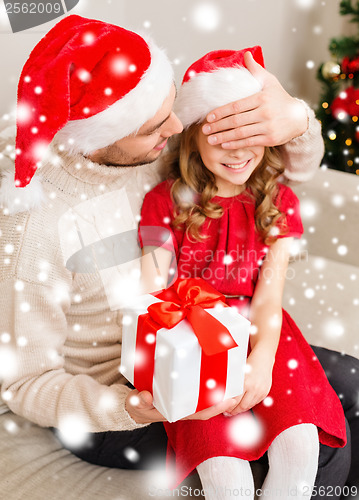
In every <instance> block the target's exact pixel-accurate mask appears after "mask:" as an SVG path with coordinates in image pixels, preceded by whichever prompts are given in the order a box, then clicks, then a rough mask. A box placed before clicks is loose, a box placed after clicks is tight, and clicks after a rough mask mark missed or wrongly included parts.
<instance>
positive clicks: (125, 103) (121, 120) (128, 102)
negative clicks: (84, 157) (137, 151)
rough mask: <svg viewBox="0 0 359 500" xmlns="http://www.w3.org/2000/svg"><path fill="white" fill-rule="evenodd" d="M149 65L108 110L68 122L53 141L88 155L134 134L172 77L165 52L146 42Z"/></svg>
mask: <svg viewBox="0 0 359 500" xmlns="http://www.w3.org/2000/svg"><path fill="white" fill-rule="evenodd" d="M147 43H148V45H149V48H150V52H151V64H150V66H149V68H148V69H147V71H146V72H145V74H144V75H143V77H142V79H141V80H140V82H139V83H138V84H137V86H136V87H135V88H134V89H132V90H131V91H130V92H128V94H126V95H125V96H124V97H123V98H122V99H119V100H118V101H116V102H115V103H114V104H112V105H111V106H110V107H109V108H107V109H105V110H104V111H101V112H100V113H97V114H96V115H94V116H91V117H89V118H84V119H83V120H71V121H69V122H68V123H67V124H66V125H65V126H64V127H63V128H62V129H61V130H60V131H59V132H58V133H57V134H56V136H55V137H56V141H57V142H58V141H59V142H61V143H62V144H64V145H65V147H66V150H67V151H69V152H70V153H82V154H89V153H92V152H93V151H96V150H97V149H101V148H104V147H106V146H109V145H111V144H113V143H115V142H116V141H118V140H119V139H122V138H123V137H126V136H128V135H130V134H132V133H133V132H136V131H137V130H138V129H139V128H140V127H141V126H142V125H143V124H144V123H145V122H146V121H148V120H149V119H150V118H152V117H153V116H154V115H155V114H156V113H157V111H158V110H159V109H160V108H161V106H162V104H163V101H164V100H165V99H166V97H167V96H168V95H169V93H170V90H171V86H172V84H173V80H174V76H173V69H172V66H171V63H170V62H169V60H168V58H167V56H166V54H165V52H164V51H163V50H162V49H160V48H158V47H157V46H156V45H155V44H154V43H153V42H152V41H151V40H150V41H149V40H147Z"/></svg>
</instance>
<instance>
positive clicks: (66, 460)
mask: <svg viewBox="0 0 359 500" xmlns="http://www.w3.org/2000/svg"><path fill="white" fill-rule="evenodd" d="M294 190H295V191H296V193H297V195H298V196H299V198H300V200H301V210H302V216H303V223H304V226H305V235H304V236H303V238H302V240H301V242H300V243H298V244H296V245H295V247H294V250H293V254H292V256H291V263H290V266H289V269H288V275H287V283H286V288H285V293H284V307H285V308H286V309H287V310H288V311H289V313H290V314H291V315H292V316H293V318H294V319H295V320H296V322H297V324H298V325H299V326H300V328H301V329H302V332H303V333H304V335H305V337H306V338H307V340H308V341H309V342H310V343H312V344H316V345H319V346H324V347H328V348H331V349H335V350H337V351H340V352H346V353H348V354H351V355H353V356H356V357H359V337H358V332H357V330H358V325H359V286H358V285H359V252H358V250H357V244H358V243H359V240H358V216H357V214H358V213H359V211H358V209H359V177H357V176H355V175H351V174H347V173H342V172H337V171H333V170H326V169H319V170H318V172H317V174H316V175H315V177H314V179H313V180H311V181H310V182H308V183H305V184H300V185H297V186H295V187H294ZM254 475H255V479H256V484H257V485H260V484H261V481H262V479H263V470H262V469H261V468H260V467H258V466H257V465H256V466H255V470H254ZM164 476H165V475H164V473H163V472H158V473H157V472H145V471H131V470H116V469H109V468H105V467H98V466H94V465H91V464H88V463H85V462H83V461H81V460H80V459H78V458H77V457H75V456H74V455H72V454H71V453H70V452H68V451H66V450H64V449H62V448H61V446H60V444H59V442H58V441H57V439H56V437H55V436H54V434H53V433H52V432H51V431H50V430H47V429H40V428H39V427H37V426H36V425H34V424H32V423H30V422H27V421H25V420H24V419H23V418H21V417H19V416H17V415H14V414H12V413H11V412H7V413H4V414H2V415H0V491H1V495H0V497H1V498H4V499H5V498H6V500H43V499H51V500H63V499H64V498H66V500H98V499H99V498H100V499H101V500H135V499H136V500H138V499H140V500H141V499H145V498H154V499H158V498H164V497H165V496H168V495H167V493H168V492H167V491H166V483H165V477H164ZM191 488H192V490H191ZM200 488H201V485H200V481H199V478H198V476H197V475H193V476H191V477H190V478H189V479H188V480H187V481H186V482H185V483H183V485H182V488H181V489H180V490H179V493H180V494H177V493H176V495H175V496H176V497H179V498H182V497H195V498H203V497H202V496H201V495H200Z"/></svg>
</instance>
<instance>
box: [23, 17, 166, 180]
mask: <svg viewBox="0 0 359 500" xmlns="http://www.w3.org/2000/svg"><path fill="white" fill-rule="evenodd" d="M172 82H173V71H172V67H171V64H170V62H169V60H168V58H167V56H166V55H165V53H164V52H163V51H162V50H161V49H159V48H158V47H157V46H156V45H155V44H154V43H153V42H152V41H148V42H147V41H145V40H144V39H143V38H142V37H141V36H139V35H138V34H136V33H133V32H131V31H128V30H126V29H124V28H120V27H119V26H115V25H112V24H108V23H104V22H102V21H97V20H93V19H86V18H83V17H80V16H76V15H71V16H68V17H66V18H65V19H63V20H61V21H60V22H59V23H57V24H56V25H55V26H54V28H52V29H51V30H50V31H49V32H48V33H47V35H46V36H45V37H44V38H43V39H42V40H40V42H39V43H38V44H37V45H36V47H35V48H34V49H33V51H32V52H31V54H30V56H29V59H28V60H27V62H26V63H25V65H24V68H23V71H22V73H21V76H20V80H19V86H18V108H17V136H16V153H17V154H16V160H15V184H16V186H19V187H24V186H26V185H27V184H28V183H29V182H30V181H31V179H32V177H33V175H34V173H35V171H36V169H37V167H38V166H39V162H40V161H41V159H42V157H43V154H44V150H45V149H46V148H47V146H48V145H49V144H50V142H51V141H52V139H53V138H54V136H55V135H56V134H57V138H58V139H59V140H60V141H61V142H62V143H63V144H64V145H65V148H66V149H67V150H68V151H70V152H78V153H83V154H88V153H91V152H92V151H95V150H96V149H100V148H103V147H105V146H108V145H110V144H113V143H114V142H116V141H117V140H119V139H121V138H123V137H125V136H127V135H129V134H131V133H133V132H135V131H137V130H138V129H139V128H140V127H141V126H142V125H143V124H144V123H145V122H146V121H147V120H149V119H150V118H152V117H153V116H154V115H155V114H156V112H157V111H158V110H159V109H160V108H161V105H162V103H163V101H164V100H165V98H166V97H167V96H168V94H169V92H170V88H171V85H172Z"/></svg>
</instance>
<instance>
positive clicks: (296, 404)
mask: <svg viewBox="0 0 359 500" xmlns="http://www.w3.org/2000/svg"><path fill="white" fill-rule="evenodd" d="M170 187H171V183H170V181H165V182H162V183H161V184H159V185H158V186H156V187H155V188H154V189H153V190H152V191H151V192H149V193H148V194H147V195H146V197H145V199H144V202H143V207H142V214H141V222H140V227H141V229H142V228H143V227H145V226H157V227H163V228H166V229H168V230H170V231H171V233H172V235H173V241H174V246H175V252H176V259H177V266H178V276H179V277H182V278H190V277H201V278H203V279H205V280H206V281H208V282H209V283H210V284H211V285H212V286H213V287H214V288H215V289H217V290H218V291H219V292H221V293H222V294H224V295H226V296H237V297H238V296H240V298H231V299H230V298H229V299H227V300H228V304H229V305H231V306H236V307H237V308H238V311H239V312H240V313H241V314H243V315H247V314H248V307H249V306H250V300H251V297H252V296H253V293H254V289H255V285H256V282H257V280H258V276H259V272H260V266H261V262H262V260H263V259H264V258H265V255H266V252H267V250H268V246H266V245H265V244H263V243H262V241H261V240H260V238H259V236H258V233H257V232H256V230H255V222H254V208H255V207H254V201H253V199H252V198H250V196H248V192H247V191H244V192H242V193H241V194H240V195H238V196H234V197H231V198H222V197H219V196H216V197H215V198H213V201H214V202H216V203H217V204H219V205H221V206H222V207H223V209H224V213H223V216H222V217H220V218H219V219H207V221H206V222H205V224H204V226H203V234H205V235H208V236H209V237H208V238H206V239H204V240H203V241H201V242H195V243H194V242H192V241H191V240H190V239H188V237H187V236H186V234H185V231H183V230H181V229H176V230H175V229H173V227H172V224H171V223H172V220H173V202H172V200H171V196H170ZM275 203H276V205H277V206H278V207H279V208H280V210H281V211H282V212H283V213H284V214H285V215H286V224H287V228H288V231H287V233H286V234H285V236H286V237H289V236H294V237H300V236H301V234H302V233H303V226H302V222H301V219H300V213H299V200H298V198H297V197H296V195H295V194H294V193H293V191H292V190H291V189H290V188H288V187H287V186H284V185H283V184H279V193H278V195H277V197H276V202H275ZM150 234H151V235H152V236H149V234H148V231H147V232H146V241H145V245H154V246H164V245H163V240H162V241H161V237H160V236H157V234H158V232H157V231H150ZM248 417H250V418H252V419H254V420H255V423H256V424H257V425H259V428H260V429H261V430H262V434H261V436H259V437H258V436H257V440H256V442H255V444H251V443H250V439H249V441H247V439H244V440H243V436H242V437H241V438H239V439H236V437H237V436H236V433H237V434H239V436H241V431H240V430H238V429H239V427H238V426H240V425H241V421H240V419H242V422H243V425H244V426H247V425H248ZM243 418H244V419H245V420H243ZM301 423H312V424H315V425H316V426H317V427H318V432H319V439H320V442H321V443H323V444H326V445H328V446H332V447H342V446H344V445H345V443H346V432H345V421H344V413H343V409H342V406H341V404H340V401H339V399H338V397H337V395H336V393H335V392H334V390H333V389H332V387H331V386H330V385H329V382H328V380H327V377H326V375H325V373H324V370H323V369H322V367H321V365H320V364H319V361H318V359H317V358H316V356H315V354H314V352H313V350H312V349H311V347H310V346H309V344H308V343H307V341H306V340H305V339H304V337H303V335H302V334H301V332H300V331H299V329H298V327H297V325H296V324H295V322H294V321H293V319H292V318H291V317H290V315H289V314H288V313H287V312H286V311H285V310H283V324H282V330H281V336H280V341H279V346H278V350H277V354H276V361H275V365H274V369H273V383H272V387H271V390H270V393H269V395H268V397H267V398H266V399H265V400H264V402H262V403H260V404H258V405H256V406H254V407H253V408H252V410H251V411H250V412H246V414H240V415H238V416H236V417H225V416H223V415H218V416H217V417H214V418H211V419H210V420H206V421H200V420H181V421H178V422H174V423H168V422H166V423H165V428H166V432H167V435H168V440H169V447H168V448H169V458H170V457H171V460H174V462H175V465H176V481H177V484H178V483H180V482H181V481H182V480H183V479H184V478H185V477H186V476H187V475H188V474H189V473H190V472H191V471H193V470H194V469H195V468H196V466H197V465H199V464H200V463H201V462H203V461H204V460H207V459H208V458H211V457H214V456H235V457H239V458H241V459H244V460H256V459H258V458H259V457H261V456H262V455H263V454H264V453H265V452H266V450H267V449H268V447H269V446H270V444H271V442H272V441H273V440H274V438H275V437H276V436H278V434H280V433H281V432H282V431H283V430H285V429H287V428H289V427H292V426H294V425H298V424H301ZM246 428H247V427H246ZM249 432H250V431H249ZM244 438H245V436H244ZM173 451H174V452H175V457H173Z"/></svg>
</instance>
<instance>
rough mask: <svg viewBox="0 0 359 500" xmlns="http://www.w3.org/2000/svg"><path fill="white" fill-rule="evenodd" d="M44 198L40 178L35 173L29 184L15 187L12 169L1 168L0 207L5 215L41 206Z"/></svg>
mask: <svg viewBox="0 0 359 500" xmlns="http://www.w3.org/2000/svg"><path fill="white" fill-rule="evenodd" d="M44 198H45V194H44V190H43V187H42V184H41V178H40V176H39V175H36V176H35V177H33V178H32V179H31V182H30V184H28V185H27V186H26V187H23V188H17V187H15V183H14V169H9V168H7V169H2V170H1V173H0V207H1V208H2V209H3V210H4V213H6V214H7V215H14V214H16V213H19V212H27V211H28V210H31V209H34V208H38V207H40V206H41V204H42V202H43V200H44Z"/></svg>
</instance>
